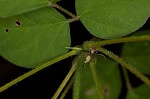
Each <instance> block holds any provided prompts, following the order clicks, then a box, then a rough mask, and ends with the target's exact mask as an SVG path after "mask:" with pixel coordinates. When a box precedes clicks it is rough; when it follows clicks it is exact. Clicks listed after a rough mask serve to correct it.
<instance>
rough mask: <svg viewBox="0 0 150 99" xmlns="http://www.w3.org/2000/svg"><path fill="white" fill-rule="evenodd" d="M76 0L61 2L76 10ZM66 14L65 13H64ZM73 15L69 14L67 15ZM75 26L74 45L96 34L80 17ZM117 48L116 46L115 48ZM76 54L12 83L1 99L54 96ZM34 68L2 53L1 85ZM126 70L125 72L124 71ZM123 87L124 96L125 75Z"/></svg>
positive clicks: (29, 98) (73, 30) (69, 8)
mask: <svg viewBox="0 0 150 99" xmlns="http://www.w3.org/2000/svg"><path fill="white" fill-rule="evenodd" d="M74 1H75V0H62V1H61V2H59V3H58V4H59V5H61V6H63V7H64V8H65V9H68V10H69V11H70V12H72V13H74V14H75V13H76V12H75V4H74ZM64 15H65V14H64ZM65 16H66V17H67V18H69V17H68V16H67V15H65ZM149 26H150V19H149V20H148V21H147V23H146V24H145V25H144V26H143V27H142V28H140V30H145V29H150V27H149ZM70 28H71V42H72V44H71V46H75V45H80V44H82V43H83V42H84V41H87V40H90V39H91V38H92V37H93V35H91V34H90V33H89V32H88V31H87V30H86V29H85V28H84V26H83V25H82V24H81V22H80V21H77V22H73V23H71V24H70ZM121 47H122V44H117V45H111V46H106V48H108V49H109V50H111V51H113V52H114V53H116V54H118V55H119V54H120V52H121ZM114 49H115V50H114ZM73 58H74V57H71V58H68V59H65V60H63V61H61V62H59V63H56V64H54V65H52V66H50V67H48V68H46V69H44V70H42V71H40V72H38V73H36V74H34V75H33V76H31V77H29V78H27V79H25V80H23V81H22V82H20V83H18V84H16V85H14V86H12V87H10V88H9V89H7V90H6V91H4V92H2V93H0V99H9V98H11V99H51V97H52V96H53V94H54V92H55V91H56V89H57V88H58V86H59V85H60V83H61V81H62V80H63V79H64V77H65V76H66V74H67V73H68V71H69V69H70V66H71V62H72V59H73ZM29 70H30V69H26V68H22V67H18V66H15V65H14V64H11V63H9V62H8V61H6V60H5V59H3V58H2V57H0V86H2V85H4V84H5V83H8V82H9V81H11V80H13V79H15V78H16V77H18V76H20V75H22V74H24V73H26V72H28V71H29ZM121 74H122V72H121ZM129 76H130V80H131V82H132V85H133V87H136V86H138V85H139V84H141V83H142V82H141V81H140V80H139V79H138V78H137V77H135V76H134V75H133V74H131V73H129ZM122 82H123V88H122V92H121V95H120V98H119V99H124V98H125V95H126V87H125V83H124V79H123V76H122ZM71 91H72V90H70V91H69V93H68V94H67V96H66V99H68V98H69V99H71V95H72V93H71Z"/></svg>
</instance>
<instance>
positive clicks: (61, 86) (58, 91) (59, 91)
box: [52, 63, 77, 99]
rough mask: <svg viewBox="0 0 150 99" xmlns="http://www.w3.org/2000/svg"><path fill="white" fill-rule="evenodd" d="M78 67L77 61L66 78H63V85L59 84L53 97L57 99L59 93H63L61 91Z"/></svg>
mask: <svg viewBox="0 0 150 99" xmlns="http://www.w3.org/2000/svg"><path fill="white" fill-rule="evenodd" d="M76 67H77V63H75V64H73V65H72V67H71V69H70V71H69V72H68V74H67V75H66V77H65V79H64V80H63V82H62V83H61V85H60V86H59V88H58V89H57V91H56V92H55V94H54V96H53V97H52V99H57V97H58V96H59V94H60V93H61V91H62V90H63V88H64V87H65V85H66V83H67V82H68V81H69V79H70V77H71V76H72V75H73V73H74V72H75V70H76Z"/></svg>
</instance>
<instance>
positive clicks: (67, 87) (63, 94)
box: [59, 77, 74, 99]
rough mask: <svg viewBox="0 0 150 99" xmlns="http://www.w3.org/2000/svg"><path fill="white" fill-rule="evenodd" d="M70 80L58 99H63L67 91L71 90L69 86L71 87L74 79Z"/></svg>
mask: <svg viewBox="0 0 150 99" xmlns="http://www.w3.org/2000/svg"><path fill="white" fill-rule="evenodd" d="M73 78H74V77H73ZM73 78H72V79H71V80H70V82H69V84H68V85H67V86H66V88H65V89H64V91H63V93H62V94H61V96H60V98H59V99H64V97H65V96H66V94H67V92H68V91H69V89H70V88H71V86H72V85H73V82H74V79H73Z"/></svg>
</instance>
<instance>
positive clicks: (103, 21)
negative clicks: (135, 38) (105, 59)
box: [76, 0, 150, 39]
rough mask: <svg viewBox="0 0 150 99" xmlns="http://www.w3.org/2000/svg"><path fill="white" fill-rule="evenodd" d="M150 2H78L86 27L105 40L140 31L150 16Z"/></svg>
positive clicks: (104, 0) (133, 0) (143, 0)
mask: <svg viewBox="0 0 150 99" xmlns="http://www.w3.org/2000/svg"><path fill="white" fill-rule="evenodd" d="M149 5H150V0H113V1H112V0H76V10H77V15H78V16H79V17H80V20H81V22H82V23H83V24H84V25H85V27H86V28H87V29H88V30H89V31H90V32H91V33H92V34H93V35H95V36H97V37H100V38H103V39H111V38H118V37H122V36H124V35H127V34H129V33H131V32H134V31H135V30H137V29H139V28H140V27H141V26H142V25H143V24H144V23H145V22H146V20H147V19H148V17H149V16H150V7H149Z"/></svg>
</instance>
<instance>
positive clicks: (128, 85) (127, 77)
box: [122, 67, 132, 90]
mask: <svg viewBox="0 0 150 99" xmlns="http://www.w3.org/2000/svg"><path fill="white" fill-rule="evenodd" d="M122 71H123V75H124V78H125V82H126V86H127V89H128V90H131V89H132V85H131V82H130V80H129V76H128V72H127V70H126V69H125V68H124V67H122Z"/></svg>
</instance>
